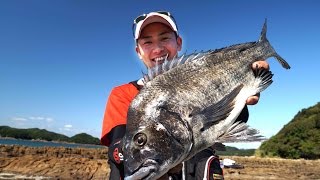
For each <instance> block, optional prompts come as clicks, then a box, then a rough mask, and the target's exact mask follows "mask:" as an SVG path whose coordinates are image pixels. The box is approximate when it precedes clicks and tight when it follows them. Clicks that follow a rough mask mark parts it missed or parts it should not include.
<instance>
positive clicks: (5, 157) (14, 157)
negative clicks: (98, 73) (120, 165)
mask: <svg viewBox="0 0 320 180" xmlns="http://www.w3.org/2000/svg"><path fill="white" fill-rule="evenodd" d="M107 152H108V150H107V148H99V149H98V148H97V149H93V148H65V147H27V146H18V145H0V173H13V174H23V175H26V176H42V177H45V178H49V179H108V177H109V172H110V171H109V166H108V164H107ZM28 179H29V178H28ZM31 179H32V178H31Z"/></svg>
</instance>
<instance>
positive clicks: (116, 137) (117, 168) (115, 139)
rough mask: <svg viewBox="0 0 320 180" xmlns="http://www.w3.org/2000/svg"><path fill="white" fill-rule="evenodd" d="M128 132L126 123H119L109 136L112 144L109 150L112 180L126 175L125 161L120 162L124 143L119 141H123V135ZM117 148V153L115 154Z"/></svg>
mask: <svg viewBox="0 0 320 180" xmlns="http://www.w3.org/2000/svg"><path fill="white" fill-rule="evenodd" d="M125 132H126V125H119V126H116V127H114V128H112V130H111V131H110V133H109V134H108V136H107V138H109V140H110V146H109V150H108V158H109V160H108V163H109V165H110V177H109V179H110V180H119V179H123V177H124V169H123V168H124V167H123V163H122V162H119V160H120V157H119V153H121V155H122V154H123V153H122V143H119V141H122V138H123V136H124V135H125ZM115 149H117V150H116V152H117V153H116V154H115Z"/></svg>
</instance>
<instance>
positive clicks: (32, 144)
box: [0, 138, 103, 148]
mask: <svg viewBox="0 0 320 180" xmlns="http://www.w3.org/2000/svg"><path fill="white" fill-rule="evenodd" d="M0 145H21V146H29V147H44V146H49V147H68V148H103V146H100V145H92V144H76V143H63V142H51V141H36V140H22V139H9V138H8V139H7V138H0Z"/></svg>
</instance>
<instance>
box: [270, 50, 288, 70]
mask: <svg viewBox="0 0 320 180" xmlns="http://www.w3.org/2000/svg"><path fill="white" fill-rule="evenodd" d="M273 56H274V57H275V58H276V59H277V60H278V61H279V63H280V64H281V65H282V67H283V68H285V69H290V68H291V67H290V65H289V64H288V63H287V61H286V60H284V59H283V58H282V57H281V56H280V55H279V54H277V53H275V54H274V55H273Z"/></svg>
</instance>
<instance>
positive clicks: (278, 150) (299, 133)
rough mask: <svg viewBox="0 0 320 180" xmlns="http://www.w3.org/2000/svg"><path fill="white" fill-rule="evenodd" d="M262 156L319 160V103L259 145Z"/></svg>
mask: <svg viewBox="0 0 320 180" xmlns="http://www.w3.org/2000/svg"><path fill="white" fill-rule="evenodd" d="M258 152H259V153H260V154H261V155H262V156H279V157H282V158H293V159H297V158H305V159H319V158H320V103H317V104H316V105H314V106H312V107H309V108H307V109H302V110H301V111H299V112H298V114H297V115H295V117H294V118H293V119H292V120H291V121H290V122H289V123H288V124H287V125H285V126H284V127H283V128H282V129H281V130H280V131H279V133H278V134H276V135H275V136H273V137H271V138H270V139H269V140H268V141H265V142H263V143H262V144H261V146H260V148H259V151H258Z"/></svg>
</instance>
